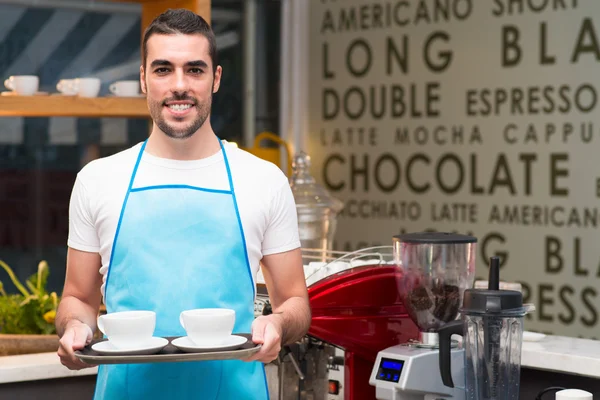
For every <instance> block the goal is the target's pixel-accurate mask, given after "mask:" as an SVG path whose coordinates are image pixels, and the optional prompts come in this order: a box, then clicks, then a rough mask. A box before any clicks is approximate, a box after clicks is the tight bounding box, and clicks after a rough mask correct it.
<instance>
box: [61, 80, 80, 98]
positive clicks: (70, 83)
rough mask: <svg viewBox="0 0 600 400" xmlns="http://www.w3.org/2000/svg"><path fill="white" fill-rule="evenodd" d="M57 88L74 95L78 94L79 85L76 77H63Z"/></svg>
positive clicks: (65, 93) (67, 94)
mask: <svg viewBox="0 0 600 400" xmlns="http://www.w3.org/2000/svg"><path fill="white" fill-rule="evenodd" d="M56 90H58V91H59V92H61V93H62V94H64V95H66V96H73V95H76V94H77V85H76V84H75V79H61V80H60V81H58V83H57V84H56Z"/></svg>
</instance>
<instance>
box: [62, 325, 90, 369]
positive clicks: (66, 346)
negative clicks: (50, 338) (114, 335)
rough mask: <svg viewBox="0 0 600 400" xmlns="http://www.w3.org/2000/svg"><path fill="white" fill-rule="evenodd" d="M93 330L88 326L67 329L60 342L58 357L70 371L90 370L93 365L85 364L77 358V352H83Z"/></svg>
mask: <svg viewBox="0 0 600 400" xmlns="http://www.w3.org/2000/svg"><path fill="white" fill-rule="evenodd" d="M90 333H91V329H89V327H87V326H77V327H72V328H69V329H67V331H66V332H65V333H64V335H63V336H62V337H61V339H60V341H59V348H58V352H57V354H58V356H59V357H60V362H61V364H63V365H64V366H65V367H67V368H69V369H82V368H89V367H92V365H89V364H87V363H84V362H83V361H81V360H80V359H79V358H77V357H76V356H75V350H81V349H83V348H84V347H85V345H86V344H87V343H88V342H89V341H90Z"/></svg>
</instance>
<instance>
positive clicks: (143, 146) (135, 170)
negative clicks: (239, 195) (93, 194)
mask: <svg viewBox="0 0 600 400" xmlns="http://www.w3.org/2000/svg"><path fill="white" fill-rule="evenodd" d="M215 137H216V138H217V140H218V141H219V146H220V147H221V153H223V161H225V169H226V171H227V180H228V181H229V190H230V191H231V192H233V179H232V178H231V168H230V167H229V160H228V159H227V152H226V151H225V146H223V141H222V140H221V139H219V137H218V136H216V135H215ZM146 144H148V139H146V140H144V143H142V147H141V148H140V152H139V153H138V156H137V159H136V161H135V166H134V167H133V172H132V173H131V179H130V181H129V187H128V189H127V192H130V191H131V188H132V187H133V181H134V180H135V176H136V175H137V171H138V168H139V166H140V161H141V160H142V155H143V154H144V150H145V149H146Z"/></svg>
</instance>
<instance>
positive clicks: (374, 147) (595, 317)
mask: <svg viewBox="0 0 600 400" xmlns="http://www.w3.org/2000/svg"><path fill="white" fill-rule="evenodd" d="M310 7H311V9H310V21H311V23H310V27H309V28H308V29H309V30H310V65H311V70H310V73H309V82H308V83H307V84H308V85H309V87H310V99H311V100H310V105H309V111H308V120H309V132H308V133H307V135H308V138H307V142H308V151H309V154H310V155H311V157H312V160H313V166H314V168H315V170H314V171H313V172H314V174H315V176H317V177H318V179H319V180H320V182H321V183H322V184H324V185H326V187H327V188H328V189H329V190H330V191H331V192H332V194H333V195H335V196H336V197H338V198H340V199H342V200H343V201H344V202H345V209H344V211H343V214H342V215H341V216H340V218H339V224H338V229H337V235H336V245H335V246H336V248H337V249H340V250H353V249H358V248H363V247H367V246H371V245H382V244H383V245H391V240H392V239H391V237H392V235H394V234H397V233H400V232H410V231H420V230H427V229H430V230H439V231H456V232H460V233H468V234H473V235H475V236H477V237H478V238H479V253H478V277H480V278H484V279H485V277H486V276H487V268H486V264H487V262H488V259H489V257H490V256H493V255H498V256H500V257H501V259H502V268H501V279H502V280H505V281H518V282H521V283H522V284H523V290H524V294H525V296H526V301H527V302H532V303H535V305H536V307H537V309H536V311H535V312H534V313H532V315H531V316H530V317H528V320H527V326H526V329H530V330H538V331H543V332H550V333H554V334H561V335H569V336H582V337H590V338H592V337H600V335H599V334H598V325H599V322H600V321H599V320H600V284H599V283H600V231H599V225H600V211H599V207H600V201H599V199H600V156H599V155H598V154H599V153H600V151H599V150H598V149H600V109H599V102H600V99H599V93H598V91H599V86H600V78H599V77H600V74H599V71H600V31H599V29H600V2H597V1H595V0H579V1H577V0H571V1H568V0H563V1H560V0H493V1H475V0H437V1H434V0H428V1H426V0H421V1H417V0H415V1H412V0H411V1H393V0H388V1H384V0H381V1H378V0H369V1H366V0H362V1H361V0H344V1H341V0H337V1H334V0H329V1H326V0H319V1H311V2H310Z"/></svg>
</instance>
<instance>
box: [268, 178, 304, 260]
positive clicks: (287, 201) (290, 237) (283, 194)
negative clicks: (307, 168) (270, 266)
mask: <svg viewBox="0 0 600 400" xmlns="http://www.w3.org/2000/svg"><path fill="white" fill-rule="evenodd" d="M269 217H270V218H269V223H268V225H267V230H266V232H265V236H264V241H263V245H262V254H263V255H269V254H276V253H283V252H286V251H290V250H294V249H297V248H298V247H300V237H299V234H298V215H297V210H296V203H295V201H294V196H293V194H292V189H291V188H290V185H289V183H288V182H287V179H285V180H284V182H283V183H282V184H281V185H280V186H279V188H278V189H277V190H275V192H274V193H273V196H272V197H271V204H270V210H269Z"/></svg>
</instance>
